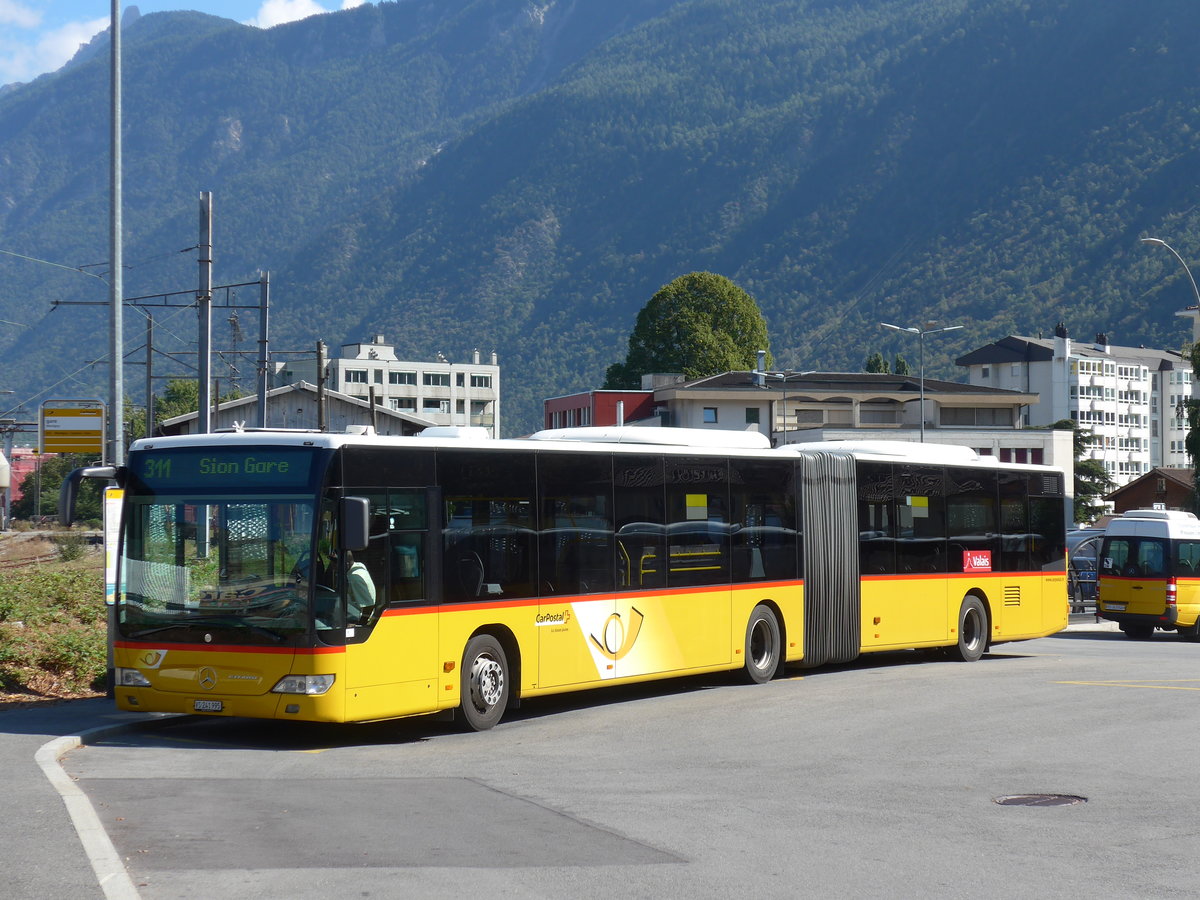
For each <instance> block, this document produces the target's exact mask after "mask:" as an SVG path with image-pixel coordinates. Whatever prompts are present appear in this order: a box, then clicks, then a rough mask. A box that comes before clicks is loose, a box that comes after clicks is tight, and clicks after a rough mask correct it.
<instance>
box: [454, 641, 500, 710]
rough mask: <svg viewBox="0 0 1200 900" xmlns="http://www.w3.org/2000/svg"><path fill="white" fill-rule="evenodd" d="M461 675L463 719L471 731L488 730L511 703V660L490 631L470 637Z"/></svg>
mask: <svg viewBox="0 0 1200 900" xmlns="http://www.w3.org/2000/svg"><path fill="white" fill-rule="evenodd" d="M461 677H462V683H461V692H462V697H461V699H460V701H459V708H460V709H461V710H462V714H463V719H465V720H466V723H467V727H469V728H470V729H471V730H472V731H487V730H488V729H489V728H491V727H492V726H493V725H495V724H496V723H497V722H499V721H500V717H501V716H503V715H504V710H505V708H506V707H507V706H508V694H509V681H508V660H507V659H506V658H505V656H504V648H503V647H501V646H500V642H499V641H498V640H496V639H495V638H494V637H492V636H491V635H490V634H477V635H475V637H473V638H471V640H470V641H468V642H467V649H466V650H464V651H463V660H462V676H461Z"/></svg>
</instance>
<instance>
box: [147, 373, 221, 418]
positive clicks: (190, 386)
mask: <svg viewBox="0 0 1200 900" xmlns="http://www.w3.org/2000/svg"><path fill="white" fill-rule="evenodd" d="M222 399H224V398H222ZM199 408H200V382H198V381H196V379H194V378H173V379H171V380H170V381H168V382H167V386H166V388H165V389H164V390H163V392H162V395H161V396H157V397H155V398H154V421H155V422H156V423H161V422H162V421H164V420H166V419H170V418H172V417H173V416H182V415H183V414H184V413H190V412H195V411H196V410H198V409H199Z"/></svg>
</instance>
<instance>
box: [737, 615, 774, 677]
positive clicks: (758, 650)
mask: <svg viewBox="0 0 1200 900" xmlns="http://www.w3.org/2000/svg"><path fill="white" fill-rule="evenodd" d="M745 654H746V668H745V673H746V678H747V679H749V681H750V682H752V683H753V684H765V683H766V682H768V681H770V680H771V679H772V678H774V677H775V673H776V672H778V671H779V666H780V662H781V661H782V659H783V639H782V637H781V635H780V631H779V620H778V619H777V618H776V617H775V613H774V611H773V610H772V609H771V607H769V606H766V605H764V604H761V603H760V604H759V605H758V606H756V607H754V610H753V612H751V613H750V621H749V622H747V623H746V649H745Z"/></svg>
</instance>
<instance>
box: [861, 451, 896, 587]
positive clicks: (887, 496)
mask: <svg viewBox="0 0 1200 900" xmlns="http://www.w3.org/2000/svg"><path fill="white" fill-rule="evenodd" d="M894 493H895V488H894V486H893V484H892V467H891V465H890V464H889V463H862V464H860V466H859V471H858V542H859V557H858V558H859V568H860V569H861V571H862V574H863V575H892V574H895V572H896V525H895V519H894V516H895V510H894V508H893V503H892V500H893V496H894Z"/></svg>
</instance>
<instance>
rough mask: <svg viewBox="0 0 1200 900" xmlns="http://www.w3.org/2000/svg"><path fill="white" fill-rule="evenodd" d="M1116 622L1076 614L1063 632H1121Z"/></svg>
mask: <svg viewBox="0 0 1200 900" xmlns="http://www.w3.org/2000/svg"><path fill="white" fill-rule="evenodd" d="M1120 630H1121V628H1120V626H1119V625H1117V623H1116V622H1110V621H1109V620H1108V619H1097V618H1096V617H1095V616H1093V615H1091V614H1090V613H1089V614H1086V615H1084V614H1076V615H1073V616H1071V617H1069V618H1068V620H1067V627H1066V628H1064V629H1063V631H1120Z"/></svg>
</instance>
